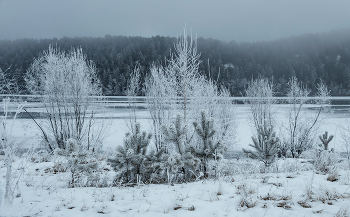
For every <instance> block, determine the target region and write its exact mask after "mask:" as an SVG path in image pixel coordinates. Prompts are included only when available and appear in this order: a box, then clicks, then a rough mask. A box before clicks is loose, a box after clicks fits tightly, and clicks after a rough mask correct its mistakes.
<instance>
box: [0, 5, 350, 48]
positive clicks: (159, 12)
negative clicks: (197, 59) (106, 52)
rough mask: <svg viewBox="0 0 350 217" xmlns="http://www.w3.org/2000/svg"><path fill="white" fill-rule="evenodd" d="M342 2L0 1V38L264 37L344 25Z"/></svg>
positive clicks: (239, 39)
mask: <svg viewBox="0 0 350 217" xmlns="http://www.w3.org/2000/svg"><path fill="white" fill-rule="evenodd" d="M349 8H350V1H347V0H332V1H329V0H308V1H305V0H284V1H275V0H249V1H247V0H235V1H230V0H218V1H200V0H192V1H185V0H177V1H164V0H150V1H144V0H133V1H127V0H118V1H114V0H102V1H95V0H84V1H80V0H60V1H42V0H31V1H28V0H16V1H14V0H0V39H11V40H13V39H20V38H54V37H56V38H61V37H64V36H67V37H75V36H78V37H82V36H87V37H103V36H105V35H106V34H109V35H125V36H143V37H150V36H155V35H161V36H171V37H175V36H177V34H178V33H179V31H180V30H181V29H183V27H184V26H185V24H186V26H187V27H188V29H192V30H193V34H197V35H198V37H204V38H214V39H220V40H225V41H231V40H235V41H237V42H246V41H269V40H275V39H278V38H282V37H288V36H291V35H300V34H303V33H318V32H328V31H330V30H334V29H343V28H349V27H350V24H349V20H350V13H349Z"/></svg>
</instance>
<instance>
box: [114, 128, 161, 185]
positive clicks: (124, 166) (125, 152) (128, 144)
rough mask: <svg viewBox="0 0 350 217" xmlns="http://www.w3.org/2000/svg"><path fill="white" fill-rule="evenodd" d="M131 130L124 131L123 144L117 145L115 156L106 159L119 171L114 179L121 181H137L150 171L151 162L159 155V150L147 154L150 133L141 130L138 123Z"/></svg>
mask: <svg viewBox="0 0 350 217" xmlns="http://www.w3.org/2000/svg"><path fill="white" fill-rule="evenodd" d="M132 132H133V133H126V135H125V139H124V145H123V146H119V147H117V153H116V155H115V157H114V158H113V159H109V160H108V161H109V162H110V163H111V166H112V167H114V170H115V171H117V172H119V173H118V175H117V177H116V180H120V181H121V182H122V183H130V182H134V183H135V182H138V183H139V182H140V180H141V177H142V175H144V174H145V173H147V172H149V171H150V170H149V169H150V168H151V166H152V165H151V164H152V163H153V161H155V160H156V158H159V155H160V153H159V152H158V153H154V152H151V153H150V154H149V155H147V148H148V146H149V144H150V141H151V137H152V135H151V134H147V133H146V132H145V131H144V132H141V130H140V124H139V123H136V125H135V129H134V130H132Z"/></svg>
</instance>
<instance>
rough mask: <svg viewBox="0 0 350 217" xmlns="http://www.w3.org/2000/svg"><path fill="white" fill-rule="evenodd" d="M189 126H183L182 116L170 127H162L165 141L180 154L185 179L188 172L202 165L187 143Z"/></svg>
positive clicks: (178, 116)
mask: <svg viewBox="0 0 350 217" xmlns="http://www.w3.org/2000/svg"><path fill="white" fill-rule="evenodd" d="M187 129H188V128H187V125H186V124H183V117H182V115H180V114H178V115H177V116H176V119H175V122H174V123H172V124H170V126H169V127H166V126H164V125H163V126H162V132H163V135H164V140H165V142H166V143H168V144H173V145H174V150H173V151H174V152H175V153H178V154H180V156H181V161H182V162H183V167H182V171H183V173H184V176H185V179H187V178H188V173H187V171H189V170H191V169H192V170H196V169H197V168H198V166H199V164H200V160H199V159H198V158H196V157H194V156H193V155H192V153H191V150H190V147H189V145H188V144H187V143H186V134H187Z"/></svg>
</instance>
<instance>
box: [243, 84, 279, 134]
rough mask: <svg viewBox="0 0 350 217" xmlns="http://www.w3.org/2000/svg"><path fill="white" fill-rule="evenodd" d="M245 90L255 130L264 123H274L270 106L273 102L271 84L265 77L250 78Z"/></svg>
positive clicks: (263, 125)
mask: <svg viewBox="0 0 350 217" xmlns="http://www.w3.org/2000/svg"><path fill="white" fill-rule="evenodd" d="M245 92H246V96H247V97H248V100H247V103H248V105H249V108H250V111H251V113H250V114H251V117H250V119H251V122H252V123H253V126H254V129H255V130H256V132H258V131H259V129H260V128H263V127H265V125H268V126H267V127H270V126H272V125H273V124H274V123H273V122H274V118H273V111H272V106H273V104H275V100H274V98H273V96H274V92H273V84H272V83H270V82H269V81H268V79H266V78H257V79H255V80H253V79H252V80H251V81H250V82H249V84H248V87H247V89H246V91H245Z"/></svg>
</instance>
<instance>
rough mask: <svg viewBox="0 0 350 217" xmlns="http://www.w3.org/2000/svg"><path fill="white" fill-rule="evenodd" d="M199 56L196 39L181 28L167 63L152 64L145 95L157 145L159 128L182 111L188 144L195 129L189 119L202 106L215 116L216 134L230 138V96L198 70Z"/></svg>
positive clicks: (160, 143) (194, 117)
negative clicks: (162, 65)
mask: <svg viewBox="0 0 350 217" xmlns="http://www.w3.org/2000/svg"><path fill="white" fill-rule="evenodd" d="M199 57H200V54H198V53H197V42H196V39H193V37H192V36H188V33H187V30H186V29H184V31H183V34H180V36H179V37H178V40H177V43H176V44H175V52H174V53H172V55H171V58H170V60H168V61H167V66H165V67H161V66H155V65H153V66H152V67H151V75H150V77H149V79H148V80H147V81H146V85H145V94H146V96H147V102H148V105H149V111H150V113H151V117H152V121H153V128H154V131H153V132H154V139H155V141H156V147H157V148H159V147H161V146H162V145H163V146H164V144H165V143H164V141H163V135H162V133H161V131H160V127H161V126H162V125H169V124H171V122H172V121H171V119H172V118H174V116H175V114H177V113H178V112H181V113H182V114H183V119H184V122H185V123H186V124H187V125H188V126H189V127H190V128H191V129H189V130H188V131H187V135H186V140H187V142H186V144H190V143H191V140H192V139H193V135H194V128H193V126H192V125H190V124H188V121H189V120H190V119H196V118H198V117H199V116H200V115H199V112H200V111H201V110H203V109H204V110H205V111H206V112H207V114H208V115H209V116H210V117H212V118H214V124H215V125H216V128H217V129H218V131H220V132H218V133H217V134H216V135H215V136H216V137H219V136H221V137H222V138H220V139H221V140H222V141H224V140H225V143H226V141H227V140H228V139H229V137H230V138H232V133H231V132H234V128H235V127H233V126H234V125H235V124H234V120H233V119H234V112H233V107H232V101H230V100H228V97H229V96H230V95H229V93H228V91H227V90H226V89H225V88H221V90H220V89H219V88H218V86H217V85H216V83H215V82H213V81H211V80H208V79H206V78H205V77H204V76H202V75H201V74H200V73H199V64H200V63H201V62H200V60H199ZM224 137H225V138H224ZM192 142H193V143H195V142H194V141H192Z"/></svg>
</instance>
